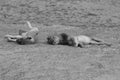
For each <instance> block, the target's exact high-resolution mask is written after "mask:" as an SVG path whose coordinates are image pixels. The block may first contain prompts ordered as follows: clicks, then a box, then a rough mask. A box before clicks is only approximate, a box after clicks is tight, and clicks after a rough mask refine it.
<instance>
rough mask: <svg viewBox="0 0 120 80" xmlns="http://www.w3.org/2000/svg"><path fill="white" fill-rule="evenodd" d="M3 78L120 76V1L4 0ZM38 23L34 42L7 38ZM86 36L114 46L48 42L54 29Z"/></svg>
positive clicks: (112, 79)
mask: <svg viewBox="0 0 120 80" xmlns="http://www.w3.org/2000/svg"><path fill="white" fill-rule="evenodd" d="M0 1H1V2H0V80H119V79H120V17H119V16H120V6H119V3H120V2H119V0H74V1H72V0H0ZM26 20H29V21H30V22H31V24H32V26H35V27H38V28H39V30H40V32H39V39H38V42H37V43H36V44H30V45H18V44H16V43H13V42H7V41H6V40H5V39H4V35H6V34H18V30H19V29H24V30H29V28H28V26H27V24H26V23H25V21H26ZM63 32H64V33H67V34H70V35H81V34H83V35H87V36H90V37H95V38H97V39H100V40H102V41H105V42H107V43H111V44H112V46H111V47H108V46H104V45H101V46H98V45H88V46H86V47H85V48H80V47H71V46H67V45H49V44H47V43H46V37H47V36H48V35H50V34H54V33H63Z"/></svg>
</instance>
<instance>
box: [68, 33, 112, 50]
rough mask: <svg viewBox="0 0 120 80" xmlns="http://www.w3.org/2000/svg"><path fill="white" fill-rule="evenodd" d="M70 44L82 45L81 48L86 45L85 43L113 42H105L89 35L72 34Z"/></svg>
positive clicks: (103, 43) (101, 43)
mask: <svg viewBox="0 0 120 80" xmlns="http://www.w3.org/2000/svg"><path fill="white" fill-rule="evenodd" d="M68 45H69V46H75V47H78V46H80V47H81V48H83V47H85V45H107V46H111V44H108V43H105V42H103V41H100V40H97V39H94V38H91V37H88V36H86V35H79V36H71V37H69V39H68Z"/></svg>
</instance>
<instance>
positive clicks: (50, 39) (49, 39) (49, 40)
mask: <svg viewBox="0 0 120 80" xmlns="http://www.w3.org/2000/svg"><path fill="white" fill-rule="evenodd" d="M59 42H60V38H59V37H58V36H48V37H47V43H49V44H53V45H56V44H59Z"/></svg>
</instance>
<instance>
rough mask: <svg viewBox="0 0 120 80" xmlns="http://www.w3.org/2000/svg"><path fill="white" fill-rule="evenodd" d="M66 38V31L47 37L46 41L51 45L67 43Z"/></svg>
mask: <svg viewBox="0 0 120 80" xmlns="http://www.w3.org/2000/svg"><path fill="white" fill-rule="evenodd" d="M67 39H68V35H67V34H66V33H61V34H55V35H50V36H48V37H47V43H49V44H53V45H57V44H62V45H66V44H68V41H67Z"/></svg>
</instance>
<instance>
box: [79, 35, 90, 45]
mask: <svg viewBox="0 0 120 80" xmlns="http://www.w3.org/2000/svg"><path fill="white" fill-rule="evenodd" d="M77 41H78V42H79V43H80V42H82V43H90V41H91V39H90V38H89V37H87V36H82V35H81V36H78V37H77Z"/></svg>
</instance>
